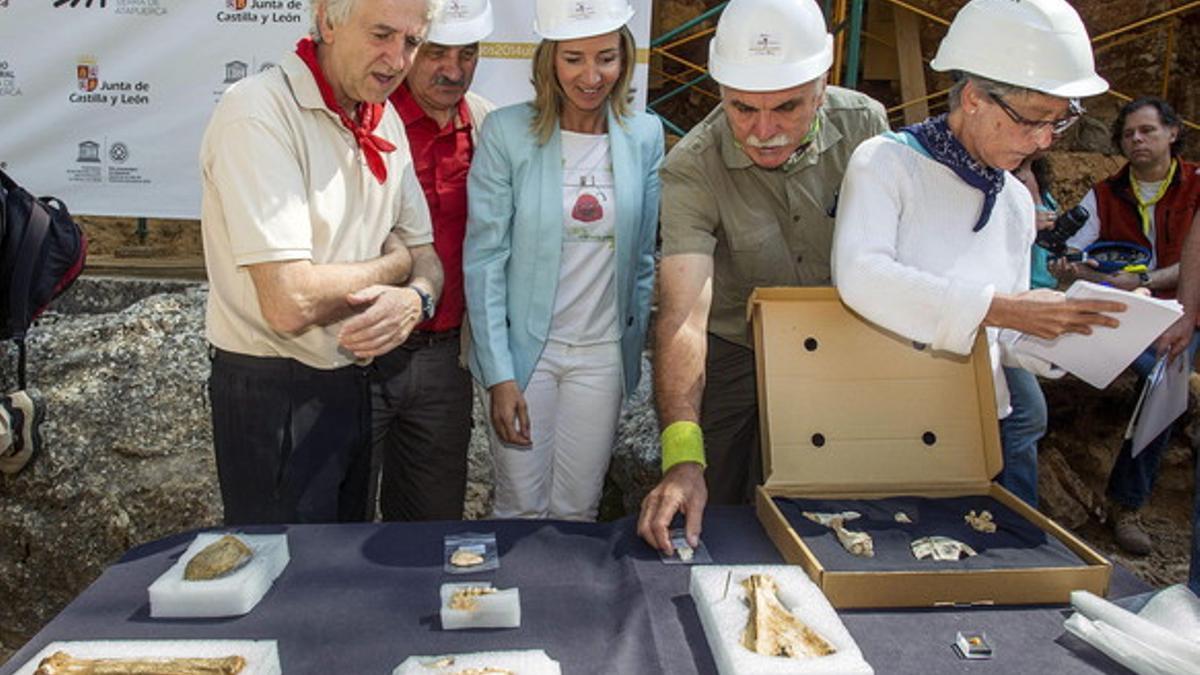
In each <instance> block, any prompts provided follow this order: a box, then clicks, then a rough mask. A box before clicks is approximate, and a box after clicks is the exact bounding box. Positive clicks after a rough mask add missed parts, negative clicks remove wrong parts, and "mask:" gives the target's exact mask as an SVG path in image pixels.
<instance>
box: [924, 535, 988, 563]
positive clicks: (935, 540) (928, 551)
mask: <svg viewBox="0 0 1200 675" xmlns="http://www.w3.org/2000/svg"><path fill="white" fill-rule="evenodd" d="M911 546H912V553H913V555H914V556H915V557H916V558H917V559H918V560H920V559H922V558H928V557H930V556H932V557H933V559H934V560H958V559H959V556H964V557H967V558H970V557H971V556H973V555H977V554H976V553H975V549H973V548H971V547H970V546H967V545H966V544H964V543H962V542H961V541H959V540H957V539H951V538H950V537H940V536H934V537H921V538H920V539H915V540H913V542H912V544H911Z"/></svg>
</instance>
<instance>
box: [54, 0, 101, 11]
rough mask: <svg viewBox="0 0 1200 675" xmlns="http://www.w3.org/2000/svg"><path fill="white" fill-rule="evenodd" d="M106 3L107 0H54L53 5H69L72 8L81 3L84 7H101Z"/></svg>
mask: <svg viewBox="0 0 1200 675" xmlns="http://www.w3.org/2000/svg"><path fill="white" fill-rule="evenodd" d="M107 4H108V0H54V6H55V7H70V8H72V9H73V8H75V7H78V6H80V5H83V6H84V7H91V6H92V5H96V6H97V7H99V8H101V9H103V8H104V6H105V5H107Z"/></svg>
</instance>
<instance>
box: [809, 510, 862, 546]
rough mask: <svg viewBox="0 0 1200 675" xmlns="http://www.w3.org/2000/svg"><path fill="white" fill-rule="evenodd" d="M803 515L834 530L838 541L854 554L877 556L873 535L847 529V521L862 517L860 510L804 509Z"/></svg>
mask: <svg viewBox="0 0 1200 675" xmlns="http://www.w3.org/2000/svg"><path fill="white" fill-rule="evenodd" d="M802 515H803V516H804V517H805V518H808V519H809V520H811V521H813V522H814V523H818V524H820V525H824V526H825V527H828V528H829V529H831V530H833V533H834V534H835V535H837V539H838V541H839V542H841V544H842V548H844V549H846V550H847V551H849V552H850V553H851V554H852V555H857V556H861V557H864V558H873V557H875V540H873V539H871V535H869V534H867V533H866V532H855V531H853V530H847V529H846V521H848V520H857V519H858V518H861V517H862V514H861V513H859V512H858V511H842V512H841V513H815V512H813V511H804V512H803V514H802Z"/></svg>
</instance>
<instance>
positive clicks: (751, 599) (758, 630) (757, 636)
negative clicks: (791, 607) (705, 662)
mask: <svg viewBox="0 0 1200 675" xmlns="http://www.w3.org/2000/svg"><path fill="white" fill-rule="evenodd" d="M742 588H744V589H745V590H746V601H747V603H748V604H749V605H750V619H749V621H747V622H746V630H745V631H744V632H743V633H742V644H744V645H745V646H746V648H747V649H749V650H751V651H753V652H756V653H758V654H764V655H766V656H787V657H790V658H804V657H815V656H827V655H829V654H832V653H834V652H835V651H837V650H835V649H834V648H833V645H831V644H829V642H828V641H827V640H826V639H825V638H823V637H821V636H820V635H818V634H817V632H816V631H814V630H813V629H812V628H810V627H809V626H808V624H806V623H804V622H803V621H801V620H800V619H799V618H798V617H796V615H794V614H792V613H791V612H789V611H788V610H787V608H786V607H784V606H783V603H781V602H780V601H779V595H778V588H777V587H776V585H775V579H773V578H772V577H771V576H770V575H766V574H751V575H750V576H748V577H746V578H745V579H744V580H742Z"/></svg>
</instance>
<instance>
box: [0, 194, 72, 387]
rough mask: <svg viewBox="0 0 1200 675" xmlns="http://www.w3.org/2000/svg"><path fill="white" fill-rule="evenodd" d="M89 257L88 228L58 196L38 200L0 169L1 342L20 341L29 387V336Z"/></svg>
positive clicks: (20, 370) (21, 371)
mask: <svg viewBox="0 0 1200 675" xmlns="http://www.w3.org/2000/svg"><path fill="white" fill-rule="evenodd" d="M86 258H87V239H86V238H85V237H84V235H83V229H82V228H80V227H79V225H78V224H77V223H76V222H75V221H74V220H73V219H72V218H71V214H70V213H67V207H66V206H65V205H64V204H63V203H62V202H61V201H59V200H57V199H55V198H53V197H42V198H41V199H38V198H36V197H34V196H33V195H31V194H29V192H27V191H26V190H25V189H24V188H22V187H21V186H19V185H17V184H16V182H14V181H13V179H11V178H9V177H8V174H6V173H4V172H3V171H0V340H10V339H11V340H15V341H16V343H17V351H18V366H17V381H18V383H19V387H20V388H21V389H24V388H25V334H26V332H27V331H28V330H29V326H30V325H31V324H32V323H33V321H34V320H35V319H37V318H38V316H40V315H41V313H42V312H43V311H45V309H46V306H47V305H49V304H50V301H51V300H53V299H54V298H55V297H57V296H58V295H59V294H60V293H62V292H63V291H65V290H67V288H68V287H69V286H70V285H71V283H72V282H74V281H75V278H76V277H78V276H79V273H80V272H82V271H83V262H84V260H85V259H86Z"/></svg>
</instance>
